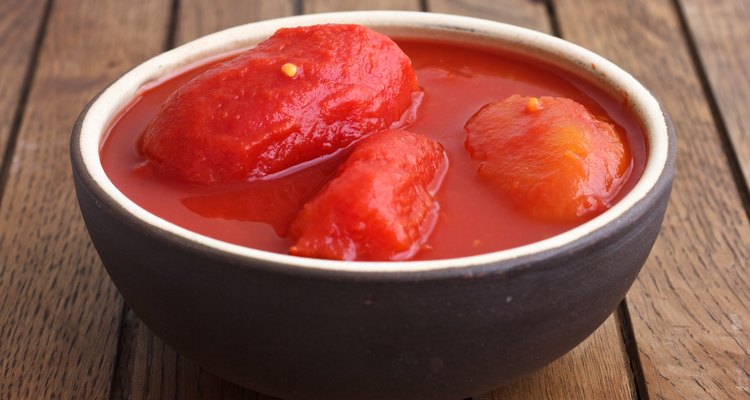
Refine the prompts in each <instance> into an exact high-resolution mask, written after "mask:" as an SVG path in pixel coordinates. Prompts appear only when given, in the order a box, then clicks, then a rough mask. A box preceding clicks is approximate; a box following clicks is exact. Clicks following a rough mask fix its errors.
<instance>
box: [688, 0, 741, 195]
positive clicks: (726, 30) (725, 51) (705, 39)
mask: <svg viewBox="0 0 750 400" xmlns="http://www.w3.org/2000/svg"><path fill="white" fill-rule="evenodd" d="M681 4H682V9H683V11H684V15H685V20H686V22H687V26H688V28H689V29H690V32H691V33H692V38H693V40H694V42H695V46H696V49H697V52H698V55H699V56H700V62H701V64H702V66H703V68H704V70H705V73H706V76H707V78H708V82H709V84H710V87H711V92H712V94H713V98H714V99H715V100H716V103H717V105H718V109H719V111H720V113H721V118H722V122H723V123H724V126H725V128H726V131H727V134H728V135H729V138H730V139H731V142H732V143H731V144H732V148H733V149H734V151H735V152H736V153H737V158H738V159H739V164H740V167H741V170H742V175H743V177H744V180H745V183H746V185H749V186H750V124H748V120H750V112H749V111H748V107H750V74H748V69H750V2H747V1H730V0H715V1H705V0H702V1H698V0H682V1H681Z"/></svg>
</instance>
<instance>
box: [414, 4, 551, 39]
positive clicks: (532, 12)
mask: <svg viewBox="0 0 750 400" xmlns="http://www.w3.org/2000/svg"><path fill="white" fill-rule="evenodd" d="M426 5H427V11H430V12H439V13H445V14H457V15H466V16H469V17H475V18H484V19H491V20H493V21H499V22H505V23H508V24H513V25H518V26H522V27H524V28H529V29H535V30H537V31H540V32H545V33H551V21H550V19H549V16H548V15H547V7H546V6H545V4H544V2H541V1H538V2H537V1H526V0H501V1H486V0H427V1H426Z"/></svg>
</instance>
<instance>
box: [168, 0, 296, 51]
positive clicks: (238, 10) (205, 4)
mask: <svg viewBox="0 0 750 400" xmlns="http://www.w3.org/2000/svg"><path fill="white" fill-rule="evenodd" d="M295 3H296V2H295V1H294V0H274V1H237V0H214V1H203V0H184V1H181V2H180V7H179V8H178V11H179V15H178V17H177V21H176V26H177V32H176V34H175V39H176V40H175V42H176V43H177V44H182V43H185V42H188V41H190V40H193V39H195V38H198V37H201V36H203V35H206V34H209V33H212V32H216V31H219V30H221V29H225V28H229V27H232V26H236V25H242V24H247V23H250V22H254V21H259V20H262V19H270V18H280V17H286V16H289V15H293V14H294V12H295Z"/></svg>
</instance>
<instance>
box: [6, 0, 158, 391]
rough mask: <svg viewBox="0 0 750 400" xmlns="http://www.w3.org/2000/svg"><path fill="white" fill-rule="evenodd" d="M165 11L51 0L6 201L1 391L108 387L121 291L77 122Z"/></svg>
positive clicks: (138, 52)
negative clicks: (100, 240) (79, 184)
mask: <svg viewBox="0 0 750 400" xmlns="http://www.w3.org/2000/svg"><path fill="white" fill-rule="evenodd" d="M168 9H169V7H168V2H167V1H161V2H159V1H151V0H148V1H146V0H144V1H139V2H122V1H110V2H103V1H100V0H81V1H78V2H58V3H56V4H55V5H54V7H53V8H52V10H51V15H50V18H49V23H48V27H47V33H46V36H45V38H44V41H43V44H42V47H41V50H40V55H39V66H38V69H37V72H36V74H35V79H34V82H33V84H32V88H31V91H30V93H29V101H28V105H27V107H26V112H25V114H24V116H23V119H22V123H21V125H20V130H19V134H18V139H17V148H16V150H15V152H14V155H13V161H12V163H11V165H10V171H9V176H8V181H7V186H6V190H5V193H4V198H3V202H2V206H1V207H0V221H3V223H2V224H0V266H1V267H0V305H1V306H0V398H3V399H62V398H70V399H102V398H106V397H107V396H108V393H109V389H110V385H111V377H112V370H113V365H114V362H115V356H116V348H117V336H118V333H119V326H120V319H121V315H122V301H121V300H120V297H119V295H118V294H117V291H116V290H115V288H114V286H113V285H112V284H111V282H110V280H109V278H108V277H107V275H106V273H105V271H104V269H103V268H102V266H101V265H100V262H99V259H98V257H97V255H96V253H95V251H94V249H93V247H92V246H91V242H90V240H89V238H88V236H87V234H86V230H85V228H84V225H83V220H82V218H81V216H80V213H79V211H78V206H77V204H76V200H75V195H74V190H73V182H72V179H71V169H70V163H69V161H68V142H69V137H70V134H69V132H70V130H71V128H72V125H73V122H74V121H75V118H76V116H77V115H78V113H79V112H80V111H81V109H82V108H83V106H84V105H85V104H86V102H87V101H88V100H89V99H90V98H91V97H92V96H94V95H95V94H96V93H97V92H98V91H99V90H100V89H101V88H102V87H104V86H105V85H106V84H107V83H108V82H109V81H110V80H112V79H113V78H115V77H116V76H117V75H118V74H120V73H122V72H123V71H125V70H127V69H128V68H130V67H131V66H132V65H133V64H135V63H137V62H139V61H141V60H143V59H145V58H146V57H148V56H150V55H152V54H154V53H157V52H158V51H159V50H160V47H161V45H162V43H163V41H164V39H163V38H164V29H163V27H164V26H165V24H166V17H167V13H168ZM114 20H116V21H118V23H117V24H112V23H109V22H107V21H114Z"/></svg>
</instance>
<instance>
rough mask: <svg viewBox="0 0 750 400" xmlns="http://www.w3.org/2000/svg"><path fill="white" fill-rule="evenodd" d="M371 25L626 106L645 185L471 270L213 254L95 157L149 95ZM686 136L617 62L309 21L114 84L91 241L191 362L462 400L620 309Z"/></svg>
mask: <svg viewBox="0 0 750 400" xmlns="http://www.w3.org/2000/svg"><path fill="white" fill-rule="evenodd" d="M326 22H336V23H358V24H364V25H367V26H370V27H372V28H373V29H375V30H378V31H381V32H383V33H386V34H389V35H396V36H399V37H407V38H430V39H437V40H442V41H446V42H455V43H463V44H467V43H468V44H472V45H478V46H484V47H488V48H494V49H499V50H502V51H510V52H514V53H519V54H522V55H525V56H526V57H531V58H532V59H538V60H543V61H544V62H546V63H553V64H554V65H556V66H557V67H558V68H560V69H562V70H566V71H568V72H569V73H572V74H575V75H577V76H581V77H583V78H584V79H587V80H588V81H590V82H593V83H594V84H596V85H598V86H600V87H602V88H605V90H607V91H608V92H610V93H612V95H617V96H620V95H625V96H627V99H628V101H629V102H630V104H631V105H632V110H633V113H634V114H635V116H636V118H637V119H638V120H639V122H640V124H641V125H642V127H643V129H644V131H645V132H646V135H647V147H648V149H647V150H648V160H647V164H646V167H645V170H644V172H643V175H642V177H641V178H640V180H639V181H638V182H637V183H636V184H635V186H634V187H633V189H632V190H631V191H630V192H629V193H628V194H627V195H626V196H625V197H624V198H623V199H622V200H621V201H620V202H618V203H617V204H616V205H615V206H614V207H612V208H611V209H610V210H608V211H606V212H604V213H603V214H601V215H600V216H598V217H596V218H594V219H592V220H590V221H588V222H586V223H584V224H583V225H580V226H578V227H576V228H574V229H572V230H570V231H567V232H565V233H563V234H560V235H557V236H554V237H552V238H550V239H547V240H543V241H540V242H536V243H532V244H529V245H525V246H522V247H518V248H513V249H510V250H505V251H499V252H495V253H489V254H482V255H478V256H473V257H464V258H455V259H444V260H435V261H414V262H390V263H379V262H366V263H365V262H362V263H351V262H341V261H327V260H316V259H305V258H296V257H292V256H287V255H282V254H274V253H269V252H264V251H259V250H254V249H250V248H245V247H241V246H237V245H233V244H230V243H226V242H222V241H218V240H215V239H212V238H208V237H205V236H202V235H200V234H197V233H194V232H190V231H188V230H186V229H183V228H181V227H178V226H176V225H174V224H172V223H170V222H167V221H165V220H163V219H161V218H159V217H157V216H154V215H152V214H150V213H149V212H147V211H145V210H144V209H143V208H141V207H139V206H138V205H137V204H135V203H134V202H132V201H131V200H129V199H128V198H127V197H126V196H125V195H123V194H122V193H121V192H120V191H119V190H118V189H117V187H115V186H114V185H113V184H112V182H111V181H110V180H109V179H108V178H107V175H106V174H105V173H104V170H103V169H102V165H101V162H100V160H99V146H100V142H101V140H102V136H103V134H104V132H105V130H106V128H107V126H108V125H109V124H110V123H111V121H112V120H113V118H114V117H115V116H116V115H117V113H118V111H120V110H121V109H122V108H123V107H124V106H126V105H127V104H128V103H129V101H130V100H131V99H132V98H133V96H134V95H135V94H136V92H137V91H138V89H139V87H141V86H142V85H144V84H146V83H148V82H150V81H153V80H155V79H159V78H160V77H162V76H164V75H167V74H170V73H172V72H173V71H175V70H178V69H180V68H182V67H184V66H186V65H188V64H190V63H193V62H195V61H197V60H201V59H204V58H206V57H211V56H214V55H217V54H220V53H224V52H227V51H231V50H235V49H239V48H244V47H249V46H251V45H253V44H254V43H257V42H259V41H261V40H263V39H265V38H267V37H268V36H270V35H271V34H272V33H273V32H274V31H275V30H276V29H278V28H280V27H285V26H298V25H310V24H318V23H326ZM674 140H675V139H674V134H673V132H672V130H671V126H670V124H669V123H668V118H667V117H666V116H665V114H664V112H663V109H662V108H661V107H660V105H659V103H658V102H657V101H656V100H655V99H654V97H653V96H652V95H651V94H650V93H649V92H648V90H646V89H645V88H644V87H643V86H642V85H641V84H640V83H639V82H638V81H636V80H635V79H634V78H633V77H632V76H630V75H629V74H628V73H626V72H624V71H623V70H622V69H620V68H619V67H617V66H615V65H614V64H612V63H611V62H609V61H607V60H605V59H603V58H601V57H600V56H597V55H596V54H593V53H591V52H590V51H587V50H585V49H583V48H581V47H578V46H575V45H573V44H571V43H568V42H565V41H563V40H560V39H557V38H554V37H551V36H548V35H545V34H542V33H539V32H535V31H530V30H527V29H522V28H519V27H515V26H510V25H505V24H501V23H497V22H491V21H485V20H479V19H473V18H466V17H459V16H451V15H441V14H431V13H411V12H351V13H336V14H317V15H305V16H297V17H291V18H283V19H277V20H270V21H264V22H258V23H252V24H248V25H244V26H239V27H236V28H232V29H228V30H225V31H222V32H218V33H215V34H212V35H209V36H205V37H203V38H201V39H198V40H196V41H193V42H191V43H188V44H186V45H183V46H180V47H178V48H176V49H174V50H172V51H168V52H166V53H163V54H161V55H159V56H157V57H154V58H153V59H151V60H149V61H146V62H145V63H143V64H141V65H139V66H137V67H136V68H134V69H133V70H131V71H130V72H128V73H126V74H125V75H123V76H122V77H121V78H120V79H118V80H117V81H115V82H114V83H112V84H111V85H110V86H109V87H107V88H106V89H105V90H103V91H102V92H101V93H100V95H99V96H98V97H97V98H95V99H94V100H93V101H92V102H91V103H90V104H89V105H88V107H87V108H86V109H85V110H84V111H83V113H82V114H81V116H80V118H79V120H78V122H77V124H76V126H75V129H74V131H73V136H72V141H71V158H72V164H73V171H74V178H75V185H76V190H77V194H78V200H79V203H80V207H81V211H82V214H83V217H84V219H85V221H86V226H87V227H88V230H89V233H90V235H91V239H92V241H93V243H94V245H95V246H96V249H97V250H98V252H99V255H100V256H101V259H102V262H103V263H104V266H105V267H106V268H107V271H108V272H109V275H110V277H111V278H112V280H113V281H114V283H115V285H116V286H117V288H118V289H119V290H120V292H121V293H122V295H123V297H124V298H125V300H126V302H127V303H128V305H129V306H130V307H132V309H133V310H135V312H136V314H137V315H138V317H140V318H141V319H142V320H143V322H145V323H146V325H147V326H148V327H149V328H150V329H152V330H153V332H154V333H155V334H156V335H158V336H159V337H161V338H162V339H163V340H164V341H165V342H166V343H168V344H169V345H171V346H173V347H174V348H175V349H176V350H177V351H178V352H180V353H181V354H183V355H185V356H186V357H188V358H190V359H192V360H194V361H195V362H197V363H199V364H200V365H202V366H203V367H204V368H205V369H207V370H208V371H211V372H213V373H215V374H217V375H219V376H221V377H224V378H226V379H228V380H230V381H233V382H236V383H239V384H241V385H244V386H246V387H248V388H251V389H254V390H256V391H259V392H263V393H266V394H269V395H273V396H278V397H281V398H285V399H329V400H330V399H411V400H414V399H433V400H434V399H460V398H465V397H468V396H472V395H477V394H481V393H483V392H487V391H490V390H492V389H494V388H497V387H499V386H501V385H503V384H506V383H508V382H510V381H513V380H514V379H517V378H519V377H521V376H523V375H525V374H528V373H530V372H532V371H534V370H536V369H539V368H541V367H542V366H544V365H545V364H547V363H549V362H551V361H552V360H554V359H556V358H558V357H560V356H561V355H563V354H565V353H566V352H568V351H569V350H571V349H572V348H573V347H575V346H576V345H577V344H579V343H580V342H581V341H582V340H584V339H585V338H586V337H587V336H589V335H590V334H591V333H592V332H593V331H594V330H595V329H596V328H597V327H598V326H599V325H600V324H601V323H602V322H603V321H604V320H605V319H606V318H607V317H608V316H609V315H610V314H611V313H612V312H613V311H614V310H615V308H616V307H617V304H618V303H619V302H620V301H621V300H622V299H623V297H624V296H625V293H626V292H627V290H628V289H629V288H630V286H631V284H632V283H633V281H634V279H635V278H636V275H637V274H638V272H639V270H640V269H641V267H642V265H643V263H644V261H645V260H646V258H647V256H648V254H649V252H650V250H651V247H652V245H653V244H654V241H655V240H656V237H657V234H658V232H659V229H660V227H661V223H662V219H663V216H664V211H665V208H666V205H667V198H668V196H669V192H670V188H671V182H672V176H673V167H674V158H675V143H674Z"/></svg>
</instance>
